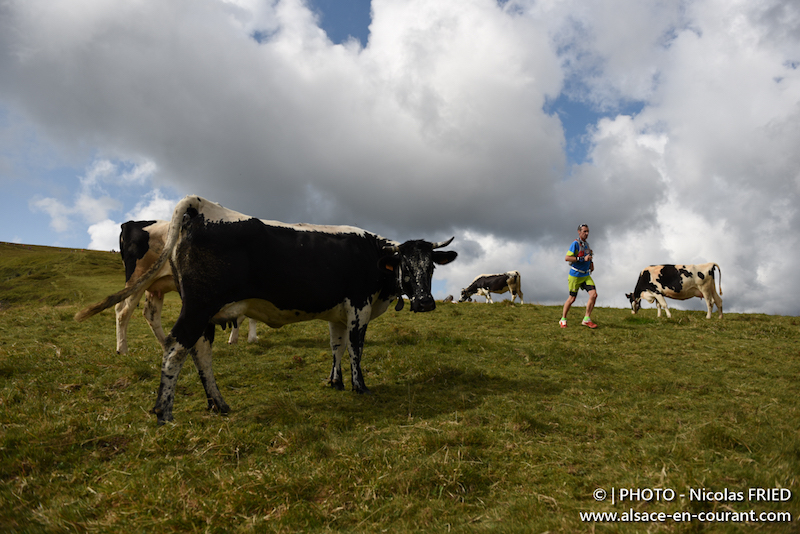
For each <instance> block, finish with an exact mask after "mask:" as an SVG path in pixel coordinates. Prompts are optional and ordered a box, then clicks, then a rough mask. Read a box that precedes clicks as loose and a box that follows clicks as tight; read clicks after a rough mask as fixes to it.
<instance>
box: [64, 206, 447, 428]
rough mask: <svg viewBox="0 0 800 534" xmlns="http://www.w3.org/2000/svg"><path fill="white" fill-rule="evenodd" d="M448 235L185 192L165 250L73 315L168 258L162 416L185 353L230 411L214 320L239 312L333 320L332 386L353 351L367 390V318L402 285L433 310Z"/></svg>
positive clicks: (359, 380)
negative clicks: (293, 216)
mask: <svg viewBox="0 0 800 534" xmlns="http://www.w3.org/2000/svg"><path fill="white" fill-rule="evenodd" d="M452 240H453V239H452V238H450V239H449V240H448V241H445V242H441V243H430V242H428V241H422V240H419V241H406V242H405V243H398V242H395V241H390V240H388V239H385V238H383V237H381V236H378V235H376V234H372V233H370V232H366V231H364V230H361V229H360V228H354V227H351V226H316V225H308V224H285V223H280V222H277V221H265V220H260V219H256V218H253V217H249V216H247V215H244V214H241V213H237V212H235V211H232V210H229V209H226V208H224V207H222V206H220V205H219V204H217V203H214V202H210V201H208V200H205V199H203V198H200V197H197V196H188V197H186V198H184V199H183V200H181V201H180V202H179V203H178V205H177V206H176V207H175V211H174V212H173V216H172V220H171V222H170V227H169V231H168V234H167V239H166V244H165V246H164V250H163V251H162V253H161V255H160V256H159V258H158V260H157V261H156V263H154V264H153V266H152V267H151V268H150V270H149V271H148V272H147V273H145V274H144V275H143V276H142V277H141V278H140V280H139V282H137V284H135V285H134V286H132V287H129V288H127V289H125V290H124V291H121V292H119V293H117V294H115V295H111V296H109V297H107V298H106V299H105V300H104V301H103V302H100V303H98V304H96V305H94V306H91V307H89V308H87V309H85V310H82V311H81V312H78V313H77V314H76V315H75V319H76V320H79V321H80V320H83V319H85V318H86V317H89V316H91V315H93V314H95V313H97V312H99V311H101V310H102V309H104V308H107V307H110V306H113V305H114V304H116V303H117V302H120V301H122V300H123V299H125V298H127V297H128V296H130V295H131V294H134V293H135V292H136V291H138V290H140V288H141V287H143V286H144V285H146V284H149V283H150V281H151V280H152V279H153V278H154V277H155V276H156V275H157V273H158V272H159V271H160V270H161V269H162V268H163V266H164V265H165V264H166V263H167V261H170V262H172V264H173V273H174V275H175V282H176V286H177V288H178V290H179V292H180V294H181V298H182V299H183V304H182V307H181V312H180V316H179V317H178V320H177V321H176V323H175V325H174V326H173V327H172V331H171V332H170V335H169V336H167V338H166V341H165V349H164V355H163V359H162V365H161V384H160V386H159V389H158V397H157V399H156V404H155V406H154V408H153V412H154V413H155V414H156V415H157V416H158V421H159V423H161V424H163V423H164V422H166V421H170V420H172V407H173V402H174V397H175V384H176V382H177V379H178V374H179V373H180V371H181V368H182V366H183V363H184V361H185V359H186V356H187V355H191V356H192V359H193V360H194V363H195V366H196V368H197V370H198V373H199V375H200V380H201V381H202V383H203V387H204V389H205V391H206V398H207V400H208V408H209V409H212V410H218V411H220V412H222V413H227V412H228V411H229V408H228V405H227V404H226V403H225V401H224V400H223V399H222V395H221V394H220V392H219V389H218V388H217V384H216V381H215V379H214V373H213V370H212V366H211V363H212V362H211V360H212V358H211V345H212V343H213V341H214V329H215V325H217V324H220V325H224V324H226V323H230V322H231V321H234V320H236V318H237V317H240V316H241V315H246V316H248V317H251V318H256V319H258V320H259V321H262V322H264V323H266V324H267V325H269V326H271V327H273V328H278V327H280V326H283V325H285V324H289V323H295V322H300V321H308V320H311V319H321V320H324V321H328V327H329V331H330V345H331V350H332V353H333V365H332V368H331V373H330V377H329V382H330V384H331V386H332V387H334V388H336V389H340V390H341V389H344V380H343V377H342V368H341V360H342V356H343V355H344V352H345V350H347V351H349V353H350V372H351V380H352V386H353V390H354V391H356V392H358V393H368V392H369V390H368V389H367V386H366V384H365V383H364V377H363V374H362V371H361V356H362V351H363V347H364V337H365V336H366V332H367V325H368V324H369V322H370V321H371V320H372V319H374V318H376V317H378V316H380V315H381V314H383V313H384V312H385V311H386V310H387V308H388V307H389V305H390V304H391V302H393V301H395V300H398V304H397V306H396V308H395V309H397V310H399V309H401V308H402V306H403V300H402V295H404V294H405V295H408V297H409V300H410V304H411V311H415V312H425V311H431V310H433V309H434V308H435V307H436V302H435V301H434V299H433V296H432V295H431V278H432V276H433V269H434V264H439V265H444V264H447V263H450V262H451V261H453V260H454V259H455V258H456V256H457V253H456V252H453V251H439V250H437V249H439V248H442V247H444V246H447V245H448V244H449V243H450V242H451V241H452Z"/></svg>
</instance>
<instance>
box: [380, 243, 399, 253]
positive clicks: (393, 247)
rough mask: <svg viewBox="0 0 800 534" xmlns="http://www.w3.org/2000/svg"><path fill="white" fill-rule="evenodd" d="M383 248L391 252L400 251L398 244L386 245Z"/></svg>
mask: <svg viewBox="0 0 800 534" xmlns="http://www.w3.org/2000/svg"><path fill="white" fill-rule="evenodd" d="M383 250H388V251H389V252H391V253H395V252H400V245H386V246H384V247H383Z"/></svg>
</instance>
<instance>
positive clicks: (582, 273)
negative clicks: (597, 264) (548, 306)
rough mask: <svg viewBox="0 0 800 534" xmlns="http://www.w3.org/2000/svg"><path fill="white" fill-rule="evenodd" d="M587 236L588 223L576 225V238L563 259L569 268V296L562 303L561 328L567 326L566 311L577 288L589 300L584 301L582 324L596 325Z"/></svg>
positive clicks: (594, 298) (592, 267)
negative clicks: (586, 295)
mask: <svg viewBox="0 0 800 534" xmlns="http://www.w3.org/2000/svg"><path fill="white" fill-rule="evenodd" d="M588 237H589V225H587V224H582V225H580V226H579V227H578V239H576V240H575V241H573V243H572V246H570V247H569V250H568V251H567V257H566V258H565V260H566V261H567V263H569V265H570V269H569V278H568V279H569V298H567V301H566V302H565V303H564V311H563V312H562V314H561V320H560V321H559V322H558V325H559V326H560V327H561V328H566V327H567V313H568V312H569V309H570V307H571V306H572V304H573V303H574V302H575V299H576V298H578V290H579V289H583V290H584V291H587V292H588V293H589V302H587V303H586V315H585V316H584V318H583V321H582V322H581V324H582V325H584V326H588V327H589V328H597V325H596V324H594V323H593V322H592V317H591V315H592V310H593V309H594V303H595V302H596V301H597V288H595V285H594V280H592V271H594V262H593V261H592V260H593V257H592V248H591V247H590V246H589V242H588V241H586V239H587V238H588Z"/></svg>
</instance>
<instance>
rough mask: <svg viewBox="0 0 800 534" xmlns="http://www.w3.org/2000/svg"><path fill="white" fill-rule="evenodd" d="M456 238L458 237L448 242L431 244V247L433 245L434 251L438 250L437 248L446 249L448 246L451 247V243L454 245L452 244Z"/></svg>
mask: <svg viewBox="0 0 800 534" xmlns="http://www.w3.org/2000/svg"><path fill="white" fill-rule="evenodd" d="M455 238H456V236H453V237H451V238H450V239H448V240H447V241H439V242H438V243H431V245H433V248H434V249H437V248H444V247H446V246H447V245H449V244H450V243H452V242H453V239H455Z"/></svg>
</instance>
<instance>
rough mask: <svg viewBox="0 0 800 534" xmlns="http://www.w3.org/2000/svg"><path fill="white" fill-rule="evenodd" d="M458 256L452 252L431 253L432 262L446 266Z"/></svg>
mask: <svg viewBox="0 0 800 534" xmlns="http://www.w3.org/2000/svg"><path fill="white" fill-rule="evenodd" d="M456 256H458V252H455V251H453V250H444V251H441V250H437V251H434V253H433V262H434V263H436V264H438V265H447V264H448V263H450V262H451V261H453V260H454V259H456Z"/></svg>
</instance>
